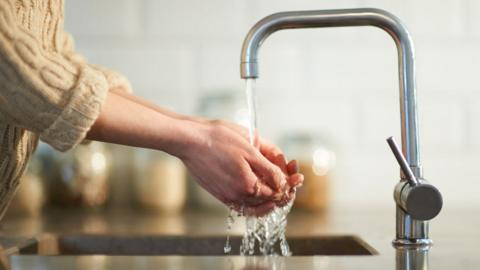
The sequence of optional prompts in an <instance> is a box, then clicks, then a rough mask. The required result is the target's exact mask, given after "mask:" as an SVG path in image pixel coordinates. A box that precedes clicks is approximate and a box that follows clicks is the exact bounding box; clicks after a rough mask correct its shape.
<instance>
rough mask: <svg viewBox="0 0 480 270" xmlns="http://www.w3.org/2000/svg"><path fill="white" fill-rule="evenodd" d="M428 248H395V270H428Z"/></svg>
mask: <svg viewBox="0 0 480 270" xmlns="http://www.w3.org/2000/svg"><path fill="white" fill-rule="evenodd" d="M429 251H430V246H420V247H418V246H417V247H412V246H403V247H397V249H396V251H395V252H396V253H395V269H396V270H428V269H429V260H428V252H429Z"/></svg>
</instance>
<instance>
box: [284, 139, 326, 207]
mask: <svg viewBox="0 0 480 270" xmlns="http://www.w3.org/2000/svg"><path fill="white" fill-rule="evenodd" d="M280 145H281V146H282V149H283V151H284V152H285V155H286V157H287V158H288V159H289V160H291V159H296V160H298V162H299V169H300V172H301V173H302V174H303V175H305V181H304V183H303V186H302V187H301V188H299V189H298V190H297V196H296V200H295V204H294V207H295V208H298V209H304V210H310V211H315V212H321V211H324V210H326V209H327V208H328V206H329V203H330V186H331V181H332V171H333V168H334V166H335V153H334V152H333V151H332V150H331V145H330V144H329V143H328V140H325V139H322V137H321V136H315V135H313V134H309V133H297V134H292V135H288V136H285V137H284V138H282V139H281V143H280Z"/></svg>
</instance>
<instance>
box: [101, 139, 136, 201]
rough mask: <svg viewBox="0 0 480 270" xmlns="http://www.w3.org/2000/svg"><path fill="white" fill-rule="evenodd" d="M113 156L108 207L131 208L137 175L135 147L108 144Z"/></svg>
mask: <svg viewBox="0 0 480 270" xmlns="http://www.w3.org/2000/svg"><path fill="white" fill-rule="evenodd" d="M107 147H108V150H109V152H110V153H111V156H112V157H115V158H114V159H112V164H111V166H112V168H111V173H110V183H111V185H110V196H109V199H108V207H109V209H112V210H117V209H121V210H124V209H126V208H131V206H132V202H133V186H132V185H133V181H134V180H135V179H134V176H135V172H134V171H135V166H134V162H135V158H134V153H135V148H133V147H129V146H123V145H118V144H108V145H107Z"/></svg>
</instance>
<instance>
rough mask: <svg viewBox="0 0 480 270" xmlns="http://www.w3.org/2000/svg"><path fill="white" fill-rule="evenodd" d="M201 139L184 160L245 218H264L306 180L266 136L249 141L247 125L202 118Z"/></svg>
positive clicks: (197, 175)
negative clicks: (255, 144) (253, 144)
mask: <svg viewBox="0 0 480 270" xmlns="http://www.w3.org/2000/svg"><path fill="white" fill-rule="evenodd" d="M202 125H203V127H204V128H202V129H201V130H202V131H199V134H200V135H199V136H200V137H202V139H201V140H198V143H195V144H193V145H191V146H190V147H188V150H187V153H186V154H185V155H183V157H182V160H183V162H184V163H185V165H186V166H187V168H188V169H189V170H190V172H191V173H192V174H193V175H194V176H195V177H196V179H197V181H198V182H199V184H200V185H201V186H202V187H203V188H204V189H206V190H207V191H208V192H210V193H211V194H212V195H213V196H215V197H216V198H217V199H219V200H220V201H222V202H223V203H225V204H226V205H228V206H231V207H233V208H234V209H235V210H236V211H238V212H241V213H242V214H244V215H247V216H252V215H253V216H263V215H266V214H268V213H269V212H270V211H272V210H273V209H274V207H275V206H283V205H285V204H287V203H288V202H289V201H291V200H293V199H294V197H295V187H297V186H299V185H301V184H302V183H303V175H302V174H300V173H298V165H297V162H296V161H290V162H288V163H287V161H286V160H285V156H284V155H283V154H282V152H281V151H280V149H278V147H276V146H275V145H272V144H270V143H268V142H266V141H264V140H262V139H258V143H257V145H258V147H257V148H256V147H254V146H252V145H251V144H250V143H249V140H248V131H247V129H245V128H243V127H241V126H239V125H236V124H233V123H229V122H224V121H207V122H203V124H202Z"/></svg>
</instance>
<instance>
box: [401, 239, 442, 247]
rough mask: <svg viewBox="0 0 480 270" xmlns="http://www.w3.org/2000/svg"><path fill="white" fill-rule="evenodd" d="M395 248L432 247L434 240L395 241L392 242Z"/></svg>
mask: <svg viewBox="0 0 480 270" xmlns="http://www.w3.org/2000/svg"><path fill="white" fill-rule="evenodd" d="M392 245H393V246H394V247H395V248H401V247H415V248H416V247H430V246H432V245H433V241H432V239H429V238H424V239H395V240H393V241H392Z"/></svg>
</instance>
